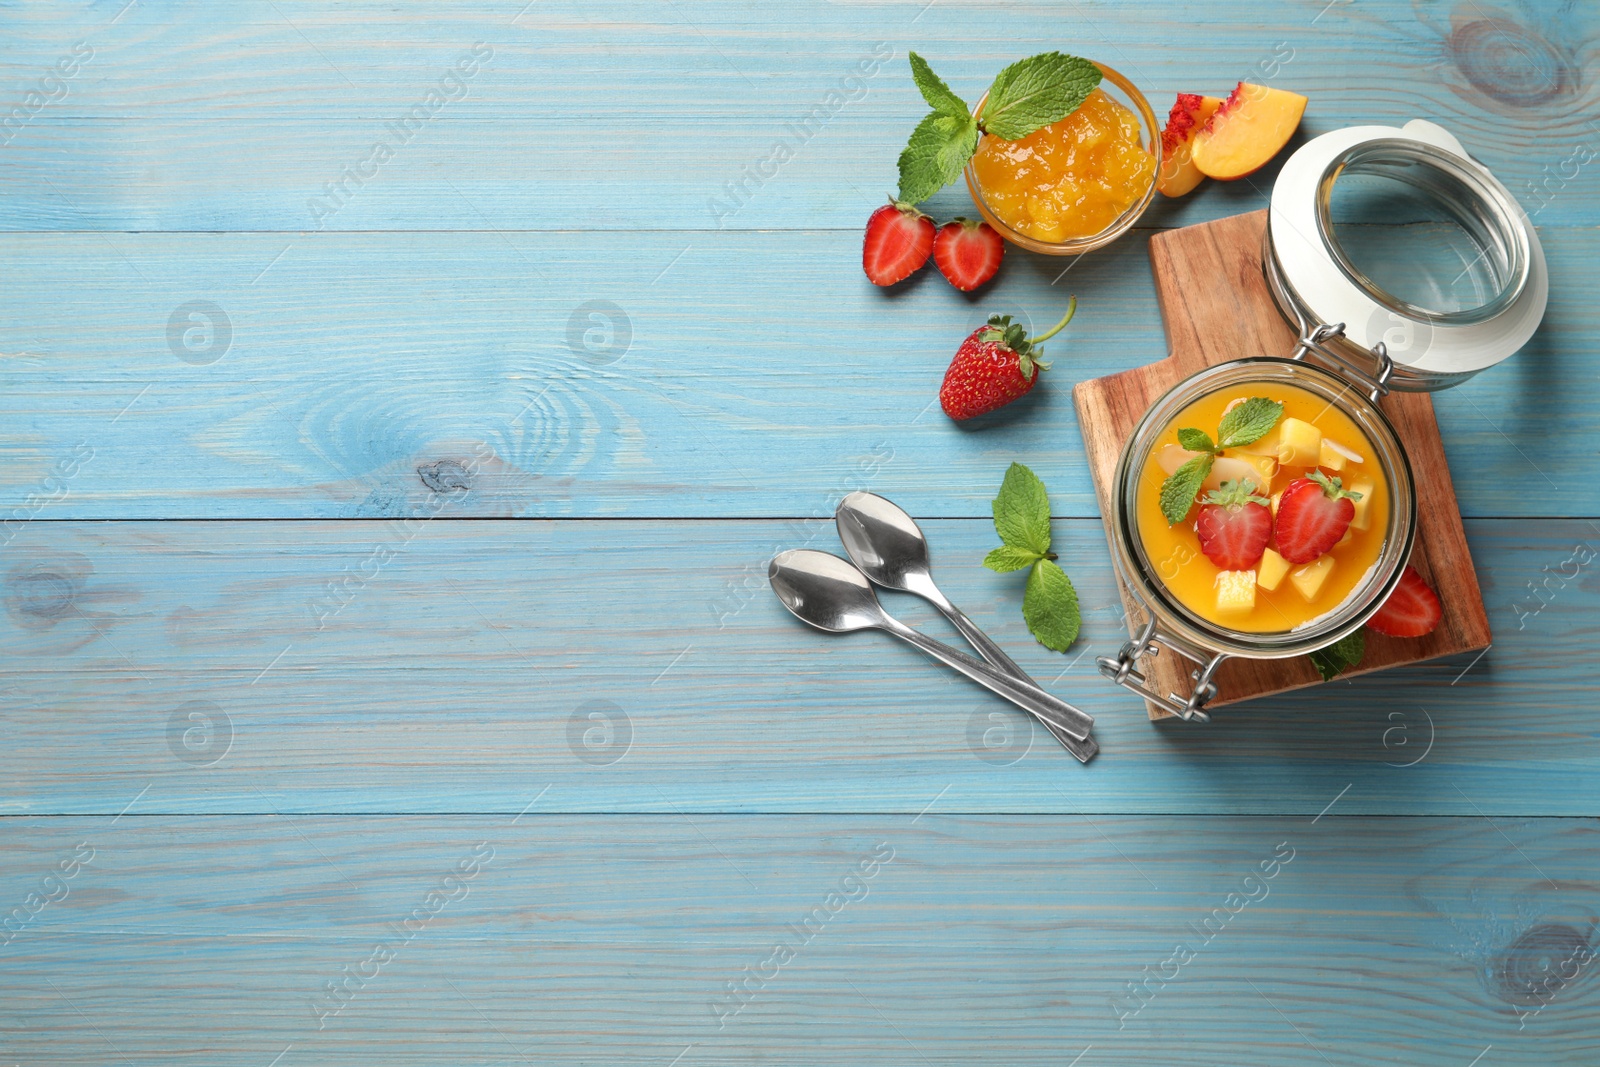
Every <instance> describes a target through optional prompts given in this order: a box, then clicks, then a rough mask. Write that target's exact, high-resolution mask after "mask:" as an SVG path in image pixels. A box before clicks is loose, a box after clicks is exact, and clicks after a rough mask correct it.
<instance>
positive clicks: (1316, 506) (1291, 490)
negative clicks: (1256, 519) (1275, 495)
mask: <svg viewBox="0 0 1600 1067" xmlns="http://www.w3.org/2000/svg"><path fill="white" fill-rule="evenodd" d="M1359 499H1361V494H1360V493H1352V492H1350V491H1349V490H1347V489H1342V488H1340V486H1339V479H1337V478H1329V477H1328V476H1327V475H1326V474H1323V473H1322V472H1321V471H1319V470H1312V471H1308V472H1307V474H1306V477H1304V478H1296V479H1295V480H1294V481H1292V482H1290V483H1289V486H1288V488H1286V489H1285V490H1284V491H1283V496H1282V497H1280V498H1279V500H1278V518H1277V525H1276V526H1275V527H1274V528H1273V536H1274V538H1275V539H1276V541H1277V544H1276V546H1275V547H1276V548H1277V550H1278V555H1280V556H1282V557H1283V558H1284V559H1286V560H1288V561H1289V562H1290V563H1296V564H1299V563H1310V562H1311V561H1312V560H1314V559H1316V558H1317V557H1318V556H1320V555H1322V554H1323V553H1324V552H1326V551H1328V550H1329V549H1330V548H1332V547H1333V546H1334V545H1336V544H1338V543H1339V538H1341V537H1343V536H1344V532H1345V531H1346V530H1348V529H1349V528H1350V520H1352V519H1354V518H1355V517H1356V506H1355V504H1353V503H1351V501H1353V500H1359Z"/></svg>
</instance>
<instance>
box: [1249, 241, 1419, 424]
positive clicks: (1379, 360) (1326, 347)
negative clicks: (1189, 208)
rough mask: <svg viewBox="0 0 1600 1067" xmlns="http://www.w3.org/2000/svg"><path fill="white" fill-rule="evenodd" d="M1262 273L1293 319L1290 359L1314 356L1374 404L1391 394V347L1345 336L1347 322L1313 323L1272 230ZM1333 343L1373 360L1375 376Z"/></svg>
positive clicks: (1281, 307)
mask: <svg viewBox="0 0 1600 1067" xmlns="http://www.w3.org/2000/svg"><path fill="white" fill-rule="evenodd" d="M1261 272H1262V274H1264V275H1265V276H1266V281H1267V288H1268V289H1269V290H1270V291H1271V293H1272V296H1273V299H1274V300H1275V301H1276V302H1277V304H1278V307H1279V309H1280V310H1284V311H1288V312H1289V313H1290V314H1292V315H1293V316H1294V322H1295V331H1296V332H1297V333H1298V334H1299V339H1298V340H1297V341H1296V343H1295V346H1294V352H1293V353H1292V354H1291V355H1290V356H1289V358H1290V359H1297V360H1300V361H1302V362H1304V361H1305V358H1306V357H1307V356H1309V355H1313V354H1315V355H1316V356H1318V357H1319V358H1321V359H1322V360H1323V361H1324V363H1326V364H1327V365H1328V366H1330V367H1331V368H1335V369H1337V370H1340V371H1342V372H1344V374H1345V376H1346V377H1348V378H1351V379H1354V381H1355V384H1357V385H1359V386H1361V387H1362V388H1364V389H1365V390H1366V391H1367V399H1368V400H1371V401H1372V402H1373V403H1374V404H1376V403H1377V402H1378V401H1379V399H1381V398H1382V397H1386V396H1388V395H1389V381H1390V379H1391V378H1393V377H1394V370H1395V363H1394V359H1393V358H1391V357H1390V355H1389V346H1388V345H1386V344H1384V343H1383V342H1382V341H1379V342H1378V343H1377V344H1376V345H1374V346H1372V347H1371V348H1366V347H1364V346H1361V345H1357V344H1356V343H1355V342H1354V341H1352V340H1350V339H1349V338H1348V337H1346V336H1345V333H1344V323H1342V322H1335V323H1326V322H1314V321H1313V320H1312V318H1311V316H1309V315H1308V314H1307V313H1306V311H1305V309H1304V305H1303V303H1302V301H1301V300H1299V299H1298V298H1297V297H1296V295H1295V293H1294V290H1293V289H1291V288H1290V287H1289V284H1288V281H1287V279H1285V278H1284V277H1283V271H1282V267H1281V266H1280V264H1279V263H1278V257H1277V253H1276V251H1274V249H1273V247H1272V233H1271V231H1270V229H1269V230H1268V232H1267V235H1266V238H1265V242H1264V247H1263V248H1262V255H1261ZM1332 341H1342V342H1344V343H1345V344H1346V345H1349V346H1351V348H1353V349H1356V350H1358V351H1359V352H1360V353H1362V354H1363V355H1364V356H1367V357H1370V359H1371V366H1372V367H1373V368H1374V370H1375V373H1374V371H1371V370H1368V369H1367V366H1366V365H1365V363H1366V361H1365V360H1363V361H1361V362H1357V361H1356V360H1353V359H1351V358H1350V357H1349V356H1346V355H1345V354H1344V353H1342V352H1340V351H1339V350H1338V348H1337V347H1336V346H1334V345H1332V344H1330V343H1329V342H1332Z"/></svg>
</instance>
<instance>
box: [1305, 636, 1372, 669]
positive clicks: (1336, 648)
mask: <svg viewBox="0 0 1600 1067" xmlns="http://www.w3.org/2000/svg"><path fill="white" fill-rule="evenodd" d="M1366 651H1367V635H1366V631H1364V630H1357V631H1356V632H1355V633H1353V634H1350V635H1349V636H1348V637H1341V638H1340V639H1339V640H1337V641H1335V642H1334V643H1333V644H1331V645H1329V646H1328V647H1327V648H1319V649H1317V650H1316V651H1315V652H1313V653H1311V665H1312V666H1313V667H1315V668H1317V673H1318V674H1320V675H1322V680H1323V681H1324V682H1331V681H1333V679H1334V677H1335V676H1337V675H1338V673H1339V672H1340V671H1342V670H1344V669H1345V668H1346V667H1354V666H1355V665H1356V664H1358V663H1360V662H1361V657H1362V656H1363V655H1364V654H1365V653H1366Z"/></svg>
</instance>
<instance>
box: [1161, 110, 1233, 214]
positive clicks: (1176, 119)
mask: <svg viewBox="0 0 1600 1067" xmlns="http://www.w3.org/2000/svg"><path fill="white" fill-rule="evenodd" d="M1221 106H1222V101H1221V100H1218V99H1217V98H1216V97H1214V96H1196V95H1195V94H1194V93H1179V94H1178V102H1177V103H1175V104H1173V105H1172V111H1171V112H1170V113H1169V114H1168V115H1167V128H1166V129H1164V130H1162V131H1161V175H1160V177H1158V178H1157V179H1156V191H1157V192H1159V193H1160V194H1161V195H1163V196H1182V195H1184V194H1185V193H1187V192H1189V191H1190V190H1191V189H1193V188H1194V187H1195V186H1197V185H1199V184H1200V182H1201V181H1202V180H1204V178H1205V175H1204V174H1201V173H1200V168H1199V167H1196V166H1195V165H1194V160H1193V159H1192V158H1191V151H1190V150H1191V149H1192V148H1193V146H1194V137H1195V134H1197V133H1199V132H1200V130H1201V129H1202V128H1203V127H1204V126H1205V124H1206V123H1207V122H1208V121H1210V119H1211V116H1212V115H1213V114H1214V113H1215V112H1216V110H1217V108H1219V107H1221Z"/></svg>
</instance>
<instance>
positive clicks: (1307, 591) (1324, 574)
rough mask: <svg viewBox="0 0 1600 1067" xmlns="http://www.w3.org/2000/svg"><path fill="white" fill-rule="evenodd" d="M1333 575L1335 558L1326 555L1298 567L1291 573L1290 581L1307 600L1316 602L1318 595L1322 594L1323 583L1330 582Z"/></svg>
mask: <svg viewBox="0 0 1600 1067" xmlns="http://www.w3.org/2000/svg"><path fill="white" fill-rule="evenodd" d="M1332 573H1333V557H1332V556H1330V555H1328V554H1326V553H1324V554H1322V555H1320V556H1318V557H1317V558H1316V559H1314V560H1312V561H1311V562H1310V563H1307V564H1306V565H1305V566H1303V567H1296V568H1295V569H1294V570H1292V571H1290V572H1289V581H1291V582H1293V583H1294V587H1295V588H1296V589H1298V590H1300V595H1301V596H1303V597H1305V598H1306V599H1307V600H1315V599H1316V598H1317V594H1318V593H1320V592H1322V586H1323V583H1324V582H1326V581H1327V580H1328V575H1330V574H1332Z"/></svg>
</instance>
